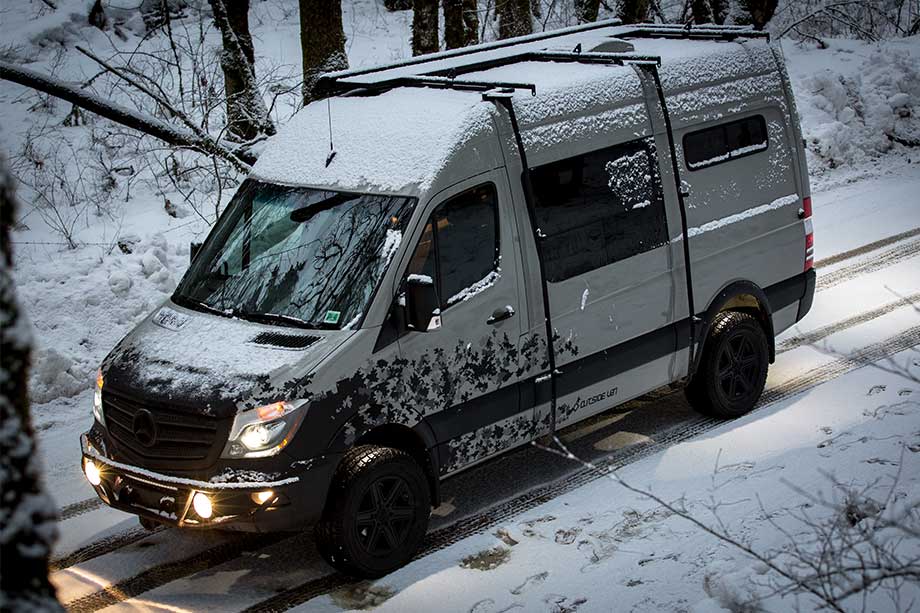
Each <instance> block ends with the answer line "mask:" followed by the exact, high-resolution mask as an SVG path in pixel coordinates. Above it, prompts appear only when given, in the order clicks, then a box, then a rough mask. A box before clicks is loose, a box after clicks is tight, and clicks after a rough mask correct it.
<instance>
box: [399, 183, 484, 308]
mask: <svg viewBox="0 0 920 613" xmlns="http://www.w3.org/2000/svg"><path fill="white" fill-rule="evenodd" d="M496 200H497V198H496V194H495V186H494V185H492V184H491V183H488V184H485V185H480V186H478V187H474V188H472V189H470V190H467V191H465V192H463V193H462V194H459V195H457V196H454V197H453V198H451V199H450V200H448V201H447V202H445V203H444V204H442V205H440V206H439V207H438V208H437V209H435V211H434V213H433V214H432V215H431V218H430V219H429V221H428V223H427V224H426V225H425V229H424V231H423V232H422V237H421V239H420V240H419V243H418V246H417V247H416V248H415V253H414V254H413V256H412V260H411V261H410V263H409V270H408V273H409V274H421V275H427V276H429V277H431V278H432V279H434V280H435V283H436V284H437V288H438V296H440V299H441V307H442V308H447V307H448V306H450V305H452V304H455V303H457V302H460V301H462V300H463V298H464V297H465V296H466V295H468V293H469V290H470V288H475V287H476V286H478V285H479V284H480V282H482V281H483V280H484V279H487V278H488V277H489V276H490V275H491V274H492V273H493V271H494V270H495V269H496V268H497V264H498V209H497V204H496Z"/></svg>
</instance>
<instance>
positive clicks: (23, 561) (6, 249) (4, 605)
mask: <svg viewBox="0 0 920 613" xmlns="http://www.w3.org/2000/svg"><path fill="white" fill-rule="evenodd" d="M15 208H16V204H15V194H14V193H13V178H12V177H11V176H10V174H9V172H8V171H7V168H6V158H5V157H3V155H2V154H0V347H3V350H2V351H0V475H3V505H2V506H0V526H3V529H2V530H0V567H2V568H3V572H2V573H0V610H3V611H31V610H34V611H63V610H64V609H63V608H62V607H61V605H60V603H59V602H58V600H57V596H56V595H55V590H54V587H53V586H52V585H51V582H50V581H48V558H49V557H50V555H51V548H52V546H53V545H54V541H55V540H56V539H57V527H56V526H55V522H56V520H57V517H56V515H57V506H56V505H55V503H54V501H53V500H52V499H51V498H50V497H49V496H48V495H47V494H46V493H45V492H44V491H43V489H42V485H41V480H40V470H39V464H38V459H37V457H36V453H35V435H34V432H33V430H32V422H31V419H30V418H29V398H28V390H27V380H28V379H27V376H28V370H29V352H30V345H31V339H30V334H29V325H28V323H27V322H26V320H25V317H24V316H23V313H22V311H21V310H20V306H19V303H18V301H17V298H16V289H15V287H14V286H13V277H12V274H11V268H12V265H13V254H12V252H11V247H10V227H11V226H12V225H13V221H14V219H15V217H16V213H15Z"/></svg>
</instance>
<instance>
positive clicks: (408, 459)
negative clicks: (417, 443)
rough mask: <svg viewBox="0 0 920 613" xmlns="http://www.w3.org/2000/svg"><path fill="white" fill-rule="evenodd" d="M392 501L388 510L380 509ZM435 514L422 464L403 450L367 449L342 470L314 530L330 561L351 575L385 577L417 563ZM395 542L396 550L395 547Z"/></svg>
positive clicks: (345, 462) (350, 455) (355, 453)
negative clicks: (432, 509) (384, 503)
mask: <svg viewBox="0 0 920 613" xmlns="http://www.w3.org/2000/svg"><path fill="white" fill-rule="evenodd" d="M372 488H373V489H372ZM392 497H395V498H394V499H393V500H392V501H391V502H392V504H391V505H390V507H387V510H382V509H381V507H380V506H377V507H374V505H375V504H376V501H385V500H386V499H389V498H392ZM409 508H411V509H412V513H411V514H410V513H408V512H407V509H409ZM359 513H360V516H359ZM430 514H431V494H430V492H429V490H428V481H427V479H426V477H425V473H424V471H423V469H422V467H421V466H419V465H418V462H416V461H415V460H414V459H413V458H412V456H410V455H409V454H408V453H406V452H404V451H400V450H399V449H393V448H391V447H377V446H374V445H362V446H359V447H355V448H354V449H352V450H350V451H349V452H348V453H347V454H346V455H345V457H344V458H343V459H342V461H341V463H340V464H339V466H338V468H337V469H336V473H335V477H334V478H333V482H332V486H331V487H330V490H329V496H328V499H327V500H326V508H325V510H324V511H323V517H322V520H321V521H320V522H319V523H318V524H317V525H316V527H315V528H314V534H315V535H316V546H317V548H318V549H319V553H320V555H322V556H323V559H325V560H326V562H328V563H329V564H330V565H331V566H333V567H334V568H336V569H337V570H339V571H341V572H343V573H345V574H347V575H352V576H355V577H361V578H366V579H373V578H377V577H381V576H383V575H385V574H387V573H390V572H392V571H394V570H396V569H397V568H399V567H401V566H403V565H405V564H406V563H407V562H409V560H411V559H412V557H413V556H414V555H415V553H416V552H417V551H418V549H419V547H420V546H421V544H422V540H423V539H424V538H425V532H426V531H427V530H428V518H429V515H430ZM374 530H376V532H374ZM393 540H395V541H396V544H395V546H393V547H389V546H390V545H391V544H392V541H393ZM388 548H389V551H387V549H388Z"/></svg>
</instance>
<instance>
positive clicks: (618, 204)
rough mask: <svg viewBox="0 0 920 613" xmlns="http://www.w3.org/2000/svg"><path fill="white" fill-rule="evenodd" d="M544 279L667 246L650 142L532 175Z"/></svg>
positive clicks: (613, 149)
mask: <svg viewBox="0 0 920 613" xmlns="http://www.w3.org/2000/svg"><path fill="white" fill-rule="evenodd" d="M531 180H532V181H533V187H534V195H535V199H536V203H535V204H536V209H537V223H538V224H539V225H540V230H541V232H543V234H544V235H545V236H546V239H545V240H544V241H543V256H544V264H545V268H546V278H547V280H548V281H550V282H557V281H563V280H565V279H568V278H570V277H574V276H575V275H580V274H583V273H585V272H588V271H590V270H594V269H595V268H600V267H601V266H605V265H607V264H612V263H614V262H618V261H621V260H624V259H626V258H629V257H632V256H634V255H637V254H639V253H643V252H645V251H648V250H650V249H654V248H655V247H659V246H661V245H663V244H665V243H666V242H667V222H666V219H665V211H664V197H663V195H662V190H661V176H660V174H659V172H658V163H657V160H656V155H655V145H654V141H653V140H652V139H651V138H643V139H639V140H635V141H631V142H628V143H624V144H622V145H617V146H615V147H609V148H607V149H601V150H600V151H594V152H591V153H587V154H585V155H580V156H577V157H573V158H568V159H566V160H562V161H560V162H554V163H552V164H547V165H545V166H540V167H538V168H535V169H533V170H532V171H531Z"/></svg>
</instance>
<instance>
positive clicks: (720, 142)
mask: <svg viewBox="0 0 920 613" xmlns="http://www.w3.org/2000/svg"><path fill="white" fill-rule="evenodd" d="M768 146H769V143H768V142H767V124H766V122H765V121H764V118H763V116H762V115H754V116H753V117H745V118H744V119H739V120H737V121H731V122H728V123H721V124H719V125H716V126H712V127H710V128H706V129H704V130H697V131H696V132H690V133H689V134H687V135H686V136H684V157H685V158H686V159H687V168H689V169H690V170H699V169H700V168H706V167H708V166H715V165H716V164H721V163H722V162H727V161H729V160H734V159H737V158H740V157H744V156H745V155H751V154H753V153H758V152H760V151H765V150H766V149H767V147H768Z"/></svg>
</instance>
